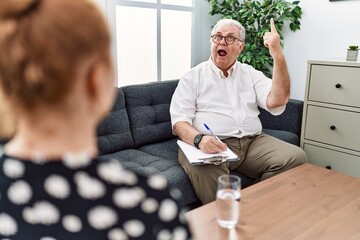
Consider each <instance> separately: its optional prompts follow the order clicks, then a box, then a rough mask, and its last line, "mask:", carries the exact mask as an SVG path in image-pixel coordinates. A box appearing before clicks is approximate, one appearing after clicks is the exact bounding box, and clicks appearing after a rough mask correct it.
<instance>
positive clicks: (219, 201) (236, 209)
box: [216, 176, 241, 228]
mask: <svg viewBox="0 0 360 240" xmlns="http://www.w3.org/2000/svg"><path fill="white" fill-rule="evenodd" d="M229 177H230V178H232V179H229ZM229 181H230V183H229ZM240 197H241V193H240V179H239V178H238V177H237V176H233V177H232V176H226V177H223V178H222V179H220V178H219V181H218V191H217V193H216V215H217V221H218V224H219V225H220V227H223V228H233V227H234V226H235V225H236V224H237V223H238V221H239V217H240V204H239V201H240Z"/></svg>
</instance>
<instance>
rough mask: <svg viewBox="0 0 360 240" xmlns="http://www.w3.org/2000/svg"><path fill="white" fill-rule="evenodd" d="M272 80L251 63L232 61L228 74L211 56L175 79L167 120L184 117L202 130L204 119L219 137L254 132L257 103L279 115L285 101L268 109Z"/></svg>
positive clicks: (258, 126) (258, 124)
mask: <svg viewBox="0 0 360 240" xmlns="http://www.w3.org/2000/svg"><path fill="white" fill-rule="evenodd" d="M271 84H272V80H271V79H269V78H267V77H266V76H265V75H264V74H263V73H262V72H260V71H257V70H255V69H254V68H253V67H251V66H249V65H247V64H243V63H240V62H238V61H236V62H235V63H234V65H233V66H232V67H231V68H230V69H229V71H228V77H225V75H224V74H223V72H222V71H221V70H220V69H219V68H218V67H216V65H215V64H214V63H213V61H212V60H211V59H209V60H208V61H206V62H203V63H201V64H199V65H197V66H196V67H194V68H193V69H191V70H190V71H189V72H188V73H186V74H185V75H184V76H183V77H182V78H181V79H180V81H179V85H178V86H177V88H176V90H175V93H174V95H173V97H172V100H171V106H170V114H171V123H172V126H174V124H175V123H177V122H179V121H186V122H188V123H190V124H191V125H193V126H194V127H195V128H196V129H197V130H198V131H200V132H201V133H203V134H209V131H208V130H207V129H206V128H205V126H204V123H206V124H207V125H208V126H209V127H210V128H211V130H212V131H213V133H214V134H215V135H217V136H219V137H220V138H228V137H238V138H241V137H243V136H249V135H258V134H260V133H261V131H262V126H261V122H260V119H259V117H258V115H259V113H260V112H259V110H258V106H259V107H261V108H263V109H266V110H267V111H269V112H270V113H271V114H273V115H280V114H281V113H282V112H283V111H284V110H285V105H283V106H280V107H278V108H273V109H268V108H267V106H266V99H267V96H268V95H269V92H270V90H271Z"/></svg>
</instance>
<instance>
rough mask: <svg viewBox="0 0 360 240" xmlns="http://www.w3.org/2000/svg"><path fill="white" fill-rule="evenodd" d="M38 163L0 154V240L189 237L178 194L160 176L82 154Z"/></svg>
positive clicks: (43, 160) (178, 192) (120, 239)
mask: <svg viewBox="0 0 360 240" xmlns="http://www.w3.org/2000/svg"><path fill="white" fill-rule="evenodd" d="M37 159H39V158H37ZM41 159H42V161H41V162H40V161H34V162H32V161H31V160H26V161H20V160H17V159H16V158H11V157H8V156H7V155H6V154H4V155H3V156H0V239H29V236H28V233H29V232H32V233H33V234H34V236H37V237H36V239H37V240H58V239H62V237H60V238H59V236H73V238H74V239H87V240H93V239H109V240H127V239H133V238H138V239H174V240H180V239H190V234H189V229H188V227H187V224H186V222H184V223H183V222H180V216H181V215H180V212H181V208H180V207H179V205H178V203H177V200H179V199H181V197H182V195H181V192H180V191H179V190H177V189H172V190H170V191H169V188H168V184H167V180H166V179H165V178H164V177H163V176H160V175H153V176H149V177H144V176H141V175H137V174H135V173H134V172H132V171H129V170H126V169H124V168H123V167H122V166H121V164H119V162H118V161H116V160H109V161H107V160H106V161H105V160H98V159H90V158H88V156H86V154H78V155H72V154H68V155H66V156H65V157H64V159H61V160H59V161H58V162H54V161H51V162H47V161H46V159H44V158H41ZM15 216H16V217H15ZM50 228H51V229H52V230H50ZM54 229H56V230H55V231H54ZM55 233H56V234H55ZM53 234H54V235H53ZM69 234H70V235H69Z"/></svg>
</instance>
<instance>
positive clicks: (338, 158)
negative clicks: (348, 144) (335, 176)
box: [304, 143, 360, 177]
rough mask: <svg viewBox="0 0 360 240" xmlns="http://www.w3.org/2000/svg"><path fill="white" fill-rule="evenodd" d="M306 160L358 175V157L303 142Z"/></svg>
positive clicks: (359, 168)
mask: <svg viewBox="0 0 360 240" xmlns="http://www.w3.org/2000/svg"><path fill="white" fill-rule="evenodd" d="M304 150H305V152H306V154H307V157H308V162H310V163H313V164H316V165H319V166H323V167H326V166H330V167H331V169H332V170H335V171H339V172H343V173H346V174H349V175H352V176H354V177H360V157H358V156H354V155H351V154H347V153H342V152H338V151H334V150H331V149H327V148H322V147H318V146H314V145H310V144H306V143H305V144H304Z"/></svg>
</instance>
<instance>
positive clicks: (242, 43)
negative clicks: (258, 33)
mask: <svg viewBox="0 0 360 240" xmlns="http://www.w3.org/2000/svg"><path fill="white" fill-rule="evenodd" d="M244 46H245V43H244V42H240V45H239V54H238V55H240V53H241V52H242V51H243V49H244Z"/></svg>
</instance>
